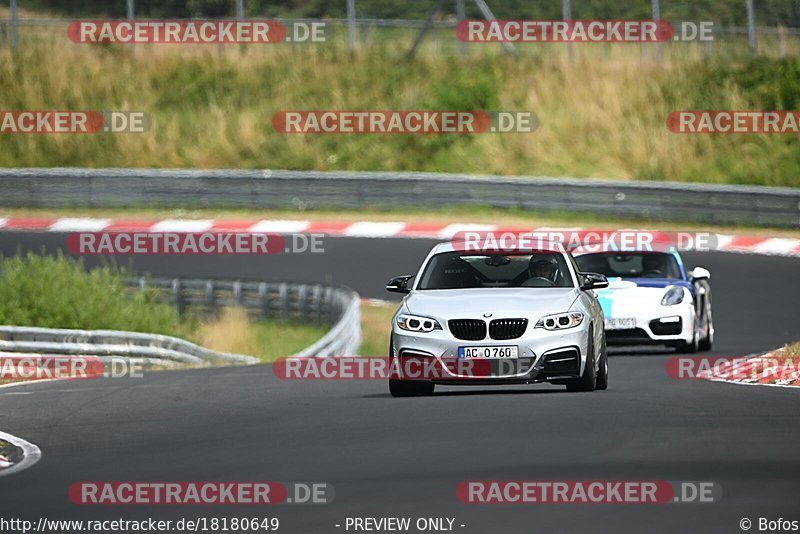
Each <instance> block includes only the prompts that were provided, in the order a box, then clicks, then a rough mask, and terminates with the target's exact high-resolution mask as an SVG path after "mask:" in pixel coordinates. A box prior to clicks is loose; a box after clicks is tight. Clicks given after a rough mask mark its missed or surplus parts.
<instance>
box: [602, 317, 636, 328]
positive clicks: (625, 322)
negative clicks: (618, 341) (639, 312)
mask: <svg viewBox="0 0 800 534" xmlns="http://www.w3.org/2000/svg"><path fill="white" fill-rule="evenodd" d="M629 328H636V319H606V330H627V329H629Z"/></svg>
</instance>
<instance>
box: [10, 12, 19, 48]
mask: <svg viewBox="0 0 800 534" xmlns="http://www.w3.org/2000/svg"><path fill="white" fill-rule="evenodd" d="M18 30H19V14H18V13H17V0H11V50H13V51H15V52H16V50H17V44H18V43H19V34H18Z"/></svg>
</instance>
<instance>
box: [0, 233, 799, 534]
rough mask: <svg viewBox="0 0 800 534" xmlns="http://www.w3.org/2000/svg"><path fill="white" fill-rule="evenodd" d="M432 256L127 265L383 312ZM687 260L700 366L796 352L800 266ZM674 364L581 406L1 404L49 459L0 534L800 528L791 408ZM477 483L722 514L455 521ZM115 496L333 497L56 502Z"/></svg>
mask: <svg viewBox="0 0 800 534" xmlns="http://www.w3.org/2000/svg"><path fill="white" fill-rule="evenodd" d="M64 240H65V236H64V235H63V234H45V235H42V234H33V233H10V232H7V233H1V234H0V251H2V252H3V254H9V253H13V252H14V251H16V250H18V249H21V250H37V251H38V250H40V248H41V247H45V248H46V249H47V250H49V251H54V250H56V249H59V248H63V246H64ZM431 243H432V242H431V241H428V240H414V239H380V240H379V239H367V238H365V239H358V238H328V239H327V240H326V241H325V246H326V252H325V253H324V254H314V255H310V254H301V255H295V256H289V255H282V256H274V257H252V258H248V257H193V258H187V257H138V258H136V260H135V261H134V262H132V263H131V264H130V265H131V267H132V268H133V269H134V270H136V271H138V272H150V273H152V274H154V275H176V274H181V275H185V276H219V277H239V278H242V279H267V280H269V279H272V280H281V279H292V280H306V281H322V282H327V283H333V284H344V285H348V286H351V287H353V288H355V289H356V290H358V291H359V292H360V293H361V294H362V296H365V297H380V298H387V297H388V295H386V294H385V293H384V292H383V289H382V288H383V285H384V284H385V282H386V281H387V280H388V278H389V277H391V276H392V275H398V274H404V273H411V272H414V271H415V270H416V267H417V266H418V265H419V262H420V261H421V259H422V258H423V257H424V255H425V253H426V252H427V250H428V248H429V247H430V245H431ZM684 257H685V259H686V261H687V263H688V264H689V266H690V267H691V266H694V265H702V266H704V267H707V268H708V269H709V270H711V272H712V279H711V281H712V286H713V291H714V298H715V301H714V317H715V323H716V327H717V343H716V345H715V347H714V351H713V352H712V353H711V354H714V355H724V356H737V355H744V354H748V353H752V352H755V351H760V350H766V349H769V348H773V347H776V346H778V345H780V344H782V343H785V342H788V341H792V340H795V339H797V338H800V328H798V325H800V321H798V319H797V317H798V314H797V311H796V305H797V303H798V302H800V283H798V282H797V275H798V272H800V270H798V267H800V260H798V259H791V258H781V257H766V256H748V255H737V254H730V253H703V254H694V253H693V254H685V255H684ZM93 261H94V260H93ZM90 263H91V261H90ZM671 356H672V353H670V352H669V351H664V352H659V351H652V350H649V351H630V350H628V351H624V352H617V353H616V354H615V355H614V356H613V357H612V358H611V361H610V375H611V383H610V386H609V390H608V391H605V392H594V393H579V394H576V393H566V392H565V391H563V389H562V388H559V387H554V386H547V385H541V386H533V387H519V386H517V387H506V388H499V389H480V388H439V389H437V394H436V395H435V396H433V397H429V398H415V399H393V398H391V397H389V395H388V393H387V391H386V386H385V384H384V383H383V382H375V381H342V382H333V381H327V382H308V381H292V382H289V381H280V380H277V379H276V378H275V377H274V376H273V373H272V370H271V368H270V366H261V367H256V368H225V369H203V370H190V371H182V372H162V373H154V374H149V375H147V376H145V377H144V378H139V379H132V378H128V379H116V380H114V379H108V380H87V381H78V382H69V383H65V382H49V383H41V384H34V385H29V386H24V387H18V388H5V389H0V429H2V430H3V431H6V432H9V433H12V434H14V435H16V436H19V437H21V438H24V439H26V440H28V441H31V442H33V443H35V444H37V445H38V446H39V447H40V448H41V449H42V453H43V457H42V460H41V461H40V462H39V463H38V464H36V465H35V466H33V467H32V468H30V469H28V470H26V471H23V472H21V473H18V474H15V475H12V476H9V477H2V478H0V518H2V517H5V518H11V517H24V518H28V519H33V520H36V519H38V518H39V517H47V518H49V519H67V518H81V519H114V518H127V519H134V518H145V517H154V518H159V519H175V518H180V517H191V518H195V517H199V516H205V517H213V516H217V517H220V516H227V517H234V516H238V517H241V516H245V517H254V516H255V517H264V516H277V517H279V518H280V520H281V528H280V531H281V532H287V533H295V532H297V533H305V532H308V533H324V532H331V533H336V532H347V531H346V530H345V529H344V524H345V523H344V521H345V518H346V517H365V516H366V517H377V516H392V517H394V516H410V517H412V518H417V517H454V518H455V519H456V521H455V524H456V527H455V531H457V532H464V533H473V532H474V533H487V534H489V533H506V532H514V533H516V532H519V533H523V532H524V533H535V532H587V531H594V532H665V533H674V532H727V533H731V532H741V530H740V528H739V521H740V519H742V518H744V517H748V518H750V519H751V520H753V522H754V523H756V525H755V526H754V527H753V529H752V530H753V531H757V522H758V518H759V517H766V518H769V519H778V518H779V517H782V518H789V519H794V520H800V504H798V503H800V446H799V445H798V443H800V430H799V429H798V424H797V423H798V417H797V416H798V408H800V392H798V391H797V390H790V389H784V388H766V387H750V386H735V385H729V384H720V383H710V382H701V381H676V380H673V379H671V378H670V377H669V376H668V375H667V374H666V372H665V365H666V362H667V360H668V359H669V357H671ZM473 479H479V480H486V479H501V480H509V479H515V480H521V479H530V480H578V479H582V480H587V479H603V480H607V479H614V480H626V479H631V480H670V481H715V482H717V483H719V484H720V485H721V487H722V491H723V496H722V499H721V500H720V501H719V502H717V503H714V504H658V505H603V504H594V505H579V504H575V505H563V504H561V505H525V504H518V505H470V504H462V503H460V502H459V501H458V500H457V499H456V496H455V488H456V484H457V483H458V482H460V481H464V480H473ZM112 480H113V481H123V480H140V481H146V480H150V481H190V480H214V481H235V480H275V481H287V482H289V481H325V482H330V483H332V484H333V486H334V487H335V488H336V497H335V501H334V502H333V503H332V504H329V505H280V506H274V507H247V506H239V507H236V506H225V507H197V506H183V507H176V506H158V507H142V506H139V507H124V506H116V507H87V506H77V505H73V504H72V503H70V502H69V500H68V498H67V488H68V487H69V485H70V484H72V483H74V482H77V481H112ZM336 525H342V527H336ZM460 525H464V526H463V527H461V526H460ZM350 532H353V530H350ZM412 532H416V530H412Z"/></svg>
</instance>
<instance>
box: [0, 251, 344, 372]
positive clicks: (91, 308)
mask: <svg viewBox="0 0 800 534" xmlns="http://www.w3.org/2000/svg"><path fill="white" fill-rule="evenodd" d="M127 276H128V275H127V273H126V271H125V270H124V269H121V268H118V267H114V266H110V265H109V266H103V267H98V268H93V269H90V270H86V269H85V268H84V265H83V263H82V262H81V261H79V260H74V259H72V258H69V257H66V256H63V255H61V254H59V255H57V256H46V255H37V254H32V253H30V254H27V255H24V256H14V257H9V258H0V324H3V325H15V326H38V327H44V328H77V329H85V330H98V329H110V330H125V331H134V332H146V333H155V334H164V335H169V336H176V337H180V338H184V339H188V340H190V341H193V342H196V343H200V344H202V345H204V346H206V347H208V348H210V349H212V350H217V351H222V352H233V353H240V354H250V355H254V356H257V357H259V358H261V359H262V360H264V361H271V360H273V359H275V358H277V357H279V356H287V355H290V354H293V353H296V352H298V351H300V350H302V349H304V348H305V347H307V346H309V345H311V344H312V343H313V342H314V341H316V340H317V339H319V338H320V337H322V336H323V335H324V334H325V332H327V330H328V327H327V326H324V325H304V324H295V323H283V322H277V321H263V320H251V319H249V318H248V316H247V314H246V313H245V312H244V310H240V309H235V310H223V312H222V313H221V314H220V315H219V316H217V317H213V318H210V319H205V320H200V319H199V318H198V317H196V316H195V315H193V314H191V313H189V314H186V315H184V316H183V317H181V316H179V315H178V313H177V311H176V310H175V309H174V308H173V307H172V306H170V305H168V304H163V303H160V302H157V301H156V297H157V293H156V292H155V291H154V290H148V291H144V292H139V291H135V292H131V291H129V290H128V289H126V285H125V280H126V278H127Z"/></svg>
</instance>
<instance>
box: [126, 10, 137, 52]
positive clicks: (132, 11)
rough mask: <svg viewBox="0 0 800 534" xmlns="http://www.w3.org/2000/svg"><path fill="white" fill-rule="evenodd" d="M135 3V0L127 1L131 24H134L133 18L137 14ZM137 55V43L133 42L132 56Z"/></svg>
mask: <svg viewBox="0 0 800 534" xmlns="http://www.w3.org/2000/svg"><path fill="white" fill-rule="evenodd" d="M133 3H134V0H127V2H126V5H127V11H128V13H127V15H128V21H129V22H130V23H131V24H133V19H134V17H135V16H136V9H135V8H134V5H133ZM135 55H136V45H135V44H133V43H131V58H133V57H134V56H135Z"/></svg>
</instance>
